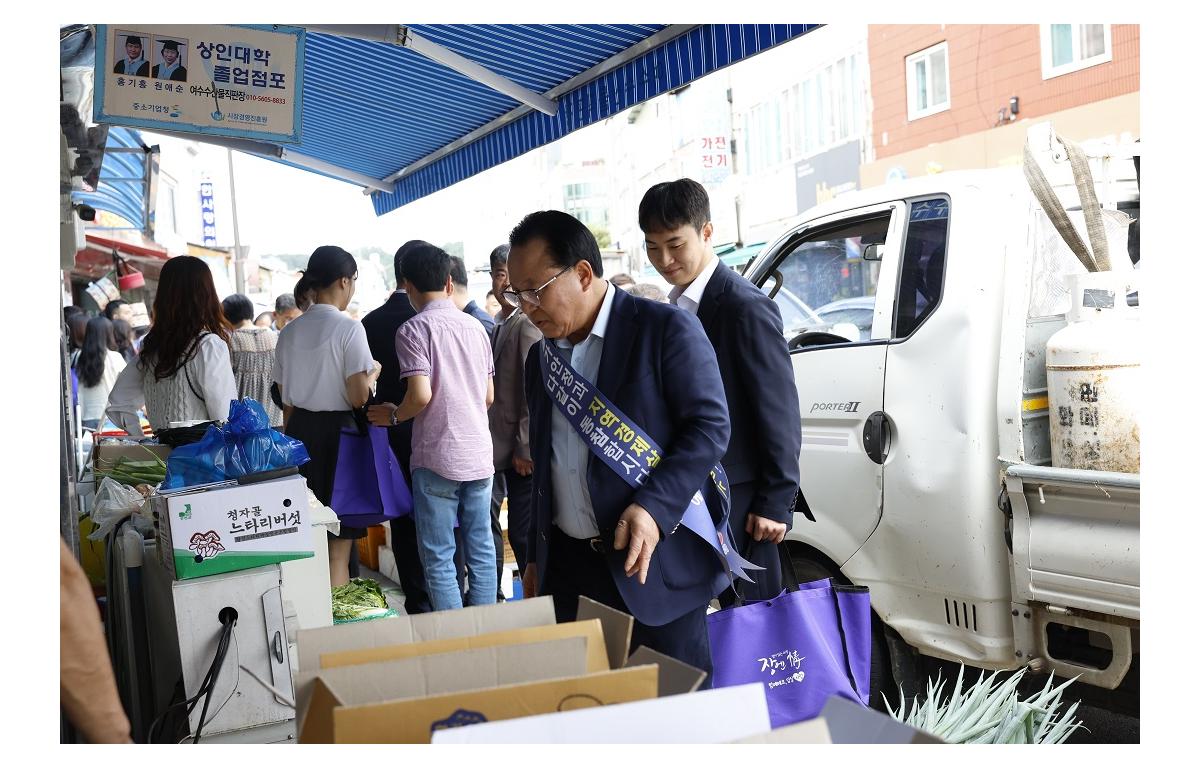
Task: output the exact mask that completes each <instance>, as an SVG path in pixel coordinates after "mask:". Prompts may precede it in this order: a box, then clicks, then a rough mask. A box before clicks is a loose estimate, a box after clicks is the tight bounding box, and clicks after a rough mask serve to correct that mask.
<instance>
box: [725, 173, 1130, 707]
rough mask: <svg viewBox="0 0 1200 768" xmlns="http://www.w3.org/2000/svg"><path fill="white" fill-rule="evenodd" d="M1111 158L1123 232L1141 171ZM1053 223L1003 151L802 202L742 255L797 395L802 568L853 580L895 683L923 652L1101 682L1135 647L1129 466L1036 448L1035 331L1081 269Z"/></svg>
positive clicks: (1045, 326) (1119, 671)
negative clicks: (1091, 465)
mask: <svg viewBox="0 0 1200 768" xmlns="http://www.w3.org/2000/svg"><path fill="white" fill-rule="evenodd" d="M1109 161H1111V157H1110V158H1109V160H1108V161H1105V164H1104V167H1103V171H1102V172H1103V181H1104V187H1105V194H1104V196H1103V198H1104V199H1105V200H1106V202H1107V203H1108V207H1109V209H1110V210H1109V211H1106V212H1105V216H1106V221H1110V220H1111V221H1112V222H1114V231H1113V232H1112V233H1110V238H1117V239H1119V237H1120V236H1121V235H1122V234H1123V233H1124V232H1126V231H1127V230H1124V229H1121V227H1120V222H1121V220H1122V219H1121V216H1123V214H1120V213H1118V212H1116V211H1115V208H1116V207H1118V204H1119V206H1120V207H1122V208H1130V207H1133V208H1135V209H1136V206H1137V200H1138V192H1137V185H1136V181H1134V173H1133V166H1132V163H1130V162H1129V156H1128V155H1126V156H1125V157H1124V158H1123V162H1120V163H1116V164H1113V163H1111V162H1109ZM1060 165H1061V164H1060ZM1098 167H1099V166H1098ZM1053 170H1054V173H1053V174H1051V176H1052V183H1054V184H1055V185H1056V188H1058V187H1061V188H1062V189H1063V201H1064V204H1065V205H1066V206H1067V209H1068V210H1071V209H1072V208H1073V207H1075V208H1077V207H1078V204H1079V201H1078V197H1077V196H1076V197H1074V198H1072V197H1071V193H1072V192H1073V188H1072V187H1071V184H1070V183H1069V181H1070V179H1071V174H1070V171H1069V170H1066V171H1065V179H1066V180H1067V181H1066V182H1065V183H1064V182H1063V170H1064V169H1063V168H1061V167H1055V168H1054V169H1053ZM1135 212H1136V210H1135ZM1125 223H1126V224H1127V223H1128V219H1126V220H1125ZM1117 230H1120V231H1119V232H1118V231H1117ZM1081 231H1082V228H1081ZM1057 237H1058V234H1057V232H1056V231H1055V230H1054V229H1053V228H1052V227H1051V225H1050V223H1049V221H1048V220H1046V218H1045V214H1043V213H1042V211H1041V208H1040V206H1039V204H1038V202H1037V200H1036V199H1035V197H1034V195H1033V194H1032V193H1031V192H1030V188H1029V186H1028V184H1027V183H1026V181H1025V178H1024V176H1023V175H1022V171H1021V168H1020V167H1015V168H1004V169H996V170H988V171H977V172H976V171H964V172H954V173H946V174H940V175H935V176H928V177H924V178H919V179H912V180H907V181H902V182H898V183H893V184H887V185H884V186H881V187H878V188H874V189H869V190H864V191H859V192H854V193H851V194H847V195H843V196H840V197H838V198H836V199H834V200H833V201H830V202H828V203H826V204H823V205H821V206H818V207H816V208H814V209H812V210H810V211H809V212H807V213H806V214H805V215H804V216H803V217H802V220H801V221H800V223H798V224H797V225H796V226H794V227H792V228H791V229H790V230H789V231H787V232H786V233H784V234H783V235H782V236H781V237H779V238H778V239H776V241H775V242H773V243H772V244H771V245H770V246H769V247H767V248H766V249H764V251H763V252H762V253H760V254H759V256H758V257H757V258H756V259H755V261H754V262H753V263H752V264H751V265H750V266H749V267H748V269H747V271H746V276H747V278H748V279H749V280H750V281H751V282H753V283H755V284H756V285H758V286H759V287H760V288H761V289H762V290H763V291H764V292H766V293H767V294H768V295H770V296H771V297H772V298H773V299H774V300H775V301H777V302H778V303H779V304H780V310H781V314H782V315H783V319H784V333H785V336H786V337H787V342H788V347H789V350H790V352H791V358H792V367H793V371H794V376H795V385H796V391H795V392H794V393H793V392H791V391H790V389H786V388H785V389H783V390H781V393H780V396H781V397H788V396H797V397H798V398H799V402H800V413H801V420H802V426H803V448H802V452H801V459H800V477H801V489H802V492H803V498H804V500H805V501H806V502H807V503H806V505H800V506H801V507H802V508H803V507H806V508H804V509H803V511H800V512H797V513H796V515H795V519H794V521H793V527H792V529H791V531H790V532H789V534H788V538H787V542H786V546H787V548H788V552H789V554H790V556H791V560H792V564H793V566H794V567H795V570H796V575H797V578H799V579H800V580H801V581H804V580H807V579H809V578H814V579H815V578H822V577H825V576H833V577H835V578H838V579H841V580H845V581H848V582H852V583H854V584H858V585H863V586H867V587H869V588H870V591H871V603H872V607H873V609H874V611H875V614H876V619H877V625H876V630H877V631H876V633H875V635H876V638H875V654H874V657H873V667H875V668H876V669H875V672H876V673H878V674H886V672H887V671H889V670H890V671H892V672H893V675H892V676H891V677H892V680H890V681H887V682H905V683H906V684H905V686H904V687H905V689H906V690H907V691H908V692H910V693H911V692H912V691H913V687H912V683H913V682H915V680H914V679H913V678H912V676H911V673H908V674H906V673H905V669H906V668H907V669H910V670H911V667H912V665H911V664H907V663H906V661H905V660H906V659H907V660H908V661H911V660H913V659H915V658H916V657H918V656H928V657H933V658H937V659H945V660H951V661H962V662H964V663H966V664H968V665H970V666H974V667H979V668H985V669H1014V668H1017V667H1021V666H1025V665H1030V666H1032V667H1033V668H1034V670H1035V671H1053V672H1056V673H1059V674H1066V675H1067V676H1069V677H1074V676H1076V675H1079V676H1080V679H1081V681H1082V682H1085V683H1090V684H1092V685H1095V686H1098V687H1101V688H1116V687H1117V686H1118V685H1119V684H1120V682H1121V681H1122V679H1124V677H1125V674H1126V672H1127V671H1128V670H1129V668H1130V664H1131V662H1132V659H1133V656H1134V654H1136V652H1137V632H1138V624H1139V620H1140V609H1139V568H1138V562H1139V561H1138V541H1139V514H1138V511H1139V506H1138V497H1139V485H1140V482H1139V476H1138V475H1137V474H1126V473H1103V472H1089V471H1086V470H1074V469H1063V468H1056V467H1050V466H1049V464H1050V451H1049V438H1048V431H1049V428H1048V424H1049V412H1048V407H1047V403H1046V374H1045V346H1046V341H1047V339H1048V338H1049V337H1050V335H1052V334H1053V333H1054V332H1055V331H1056V330H1057V329H1059V328H1062V327H1064V325H1065V324H1066V319H1065V314H1066V311H1067V309H1068V306H1067V305H1064V304H1063V301H1064V296H1065V295H1066V294H1065V290H1063V289H1062V285H1063V281H1064V279H1065V276H1066V275H1067V274H1070V273H1071V272H1080V271H1083V267H1082V265H1080V264H1079V263H1078V262H1077V261H1075V260H1074V259H1073V257H1071V254H1070V252H1069V251H1067V256H1068V257H1071V258H1064V257H1063V256H1062V254H1061V250H1060V249H1056V248H1055V247H1052V245H1053V243H1054V238H1057ZM1110 242H1111V240H1110ZM1119 245H1120V249H1119V250H1114V252H1113V261H1114V265H1116V264H1117V263H1118V260H1120V259H1124V261H1123V262H1121V264H1120V266H1121V268H1123V269H1125V270H1127V271H1129V272H1130V273H1131V275H1136V273H1135V272H1133V270H1132V265H1131V264H1129V263H1128V262H1129V257H1128V255H1127V249H1126V248H1125V244H1124V243H1119ZM1072 262H1074V263H1072ZM1115 269H1117V267H1116V266H1114V270H1115ZM798 307H803V308H804V309H809V308H811V311H807V312H806V311H803V310H800V309H798ZM826 308H828V309H826ZM823 311H826V312H827V314H828V317H822V312H823ZM811 315H816V316H817V318H816V319H815V320H814V319H813V318H812V317H811ZM847 321H849V322H847ZM884 638H886V640H887V642H884ZM881 668H882V669H881ZM874 677H876V675H875V674H873V678H874ZM872 687H873V688H875V687H876V685H874V684H873V686H872ZM881 687H882V688H883V689H884V690H889V689H892V687H891V686H890V685H887V686H881Z"/></svg>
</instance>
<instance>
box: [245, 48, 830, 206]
mask: <svg viewBox="0 0 1200 768" xmlns="http://www.w3.org/2000/svg"><path fill="white" fill-rule="evenodd" d="M817 26H819V25H816V24H705V25H671V26H667V25H637V24H611V25H602V24H584V25H513V24H499V25H491V24H449V25H437V24H434V25H427V24H418V25H411V26H408V27H403V26H398V25H373V26H344V27H316V26H308V27H307V30H308V31H307V35H306V40H307V42H306V44H305V52H304V67H305V69H304V106H303V114H302V126H303V128H302V143H300V144H299V145H287V146H282V147H280V146H274V145H270V144H265V143H262V142H236V141H235V142H230V144H231V145H235V144H237V145H239V146H235V148H237V149H242V150H244V151H250V152H254V153H256V154H262V155H264V156H267V157H270V158H271V159H274V160H277V161H279V162H282V163H285V164H289V165H293V166H296V167H301V168H305V169H307V170H311V171H315V172H318V173H322V174H324V175H327V176H331V177H334V178H340V179H344V180H346V181H350V182H352V183H355V184H360V185H362V186H363V187H365V188H367V189H369V190H375V191H374V192H373V193H372V195H371V198H372V202H373V204H374V206H375V212H376V213H377V214H379V215H382V214H385V213H387V212H389V211H393V210H395V209H396V208H399V207H400V206H402V205H406V204H407V203H410V202H412V201H414V200H417V199H419V198H421V197H424V196H426V195H430V194H433V193H434V192H437V191H438V190H441V189H444V188H446V187H449V186H451V185H453V184H456V183H458V182H460V181H462V180H464V179H466V178H468V177H470V176H473V175H475V174H477V173H480V172H482V171H485V170H487V169H489V168H491V167H493V166H496V165H499V164H500V163H503V162H505V161H507V160H511V159H512V158H514V157H517V156H518V155H521V154H523V153H525V152H528V151H530V150H533V149H536V148H538V147H541V146H543V145H545V144H548V143H550V142H553V141H555V140H556V139H560V138H562V137H563V136H565V135H567V134H568V133H571V132H572V131H575V130H578V129H580V128H584V127H586V126H588V125H591V124H593V123H595V122H597V121H600V120H604V119H606V118H608V117H611V116H613V115H615V114H617V113H619V112H621V111H622V110H625V109H627V108H629V107H631V106H634V105H635V104H639V103H641V102H644V101H647V100H649V99H652V98H654V97H655V96H658V95H660V94H663V93H667V92H670V91H672V90H675V89H678V88H681V87H682V86H684V85H687V84H688V83H690V82H692V81H694V80H696V79H698V78H700V77H703V76H704V75H706V74H709V73H711V72H713V71H716V70H718V69H721V68H723V67H726V66H728V65H730V64H733V63H736V62H738V61H741V60H743V59H745V58H747V57H750V56H753V55H754V54H756V53H760V52H762V51H764V50H767V49H768V48H771V47H773V46H777V45H780V44H782V43H785V42H787V41H789V40H792V39H795V38H797V37H799V36H801V35H803V34H805V33H807V32H810V31H812V30H813V29H816V28H817ZM318 30H323V31H318ZM443 62H450V64H447V63H443ZM464 62H465V63H464ZM455 67H457V68H455ZM480 67H482V68H483V70H486V71H482V70H480V69H479V68H480ZM463 72H467V74H463Z"/></svg>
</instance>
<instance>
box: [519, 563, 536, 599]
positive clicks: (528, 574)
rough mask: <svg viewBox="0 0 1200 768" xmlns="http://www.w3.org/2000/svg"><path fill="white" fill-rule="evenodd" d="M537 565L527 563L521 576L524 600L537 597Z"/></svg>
mask: <svg viewBox="0 0 1200 768" xmlns="http://www.w3.org/2000/svg"><path fill="white" fill-rule="evenodd" d="M537 583H538V580H537V563H526V564H525V572H524V573H522V574H521V589H522V595H521V597H522V598H527V597H537Z"/></svg>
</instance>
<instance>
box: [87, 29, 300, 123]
mask: <svg viewBox="0 0 1200 768" xmlns="http://www.w3.org/2000/svg"><path fill="white" fill-rule="evenodd" d="M303 85H304V29H303V28H302V27H285V26H279V25H245V26H232V25H201V24H173V25H171V24H168V25H158V24H123V25H113V24H97V25H96V98H95V120H96V122H97V123H112V124H116V125H128V126H136V127H140V128H149V129H151V130H154V129H161V130H169V131H182V132H185V133H203V134H211V135H217V136H231V137H237V138H248V139H260V140H264V141H272V142H280V143H291V144H295V143H299V142H300V114H301V112H300V110H301V97H302V94H303V90H304V88H303Z"/></svg>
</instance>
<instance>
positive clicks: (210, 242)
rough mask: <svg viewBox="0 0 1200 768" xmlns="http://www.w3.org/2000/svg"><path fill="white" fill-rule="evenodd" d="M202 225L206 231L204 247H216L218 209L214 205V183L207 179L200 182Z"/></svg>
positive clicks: (204, 231)
mask: <svg viewBox="0 0 1200 768" xmlns="http://www.w3.org/2000/svg"><path fill="white" fill-rule="evenodd" d="M200 225H201V227H202V228H203V233H204V247H205V248H214V247H216V245H217V209H216V208H215V207H214V206H213V185H212V182H211V181H209V180H207V179H205V180H204V181H202V182H200Z"/></svg>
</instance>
